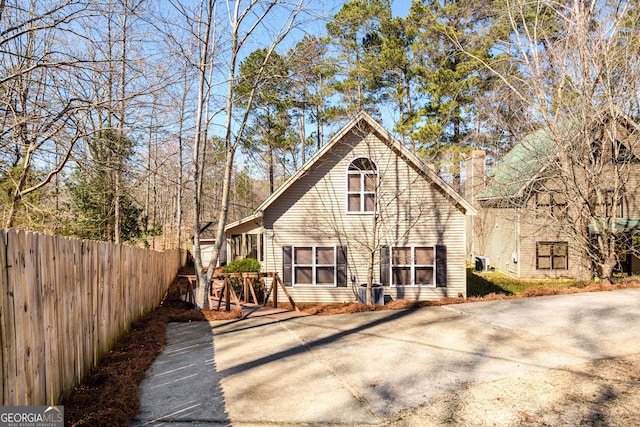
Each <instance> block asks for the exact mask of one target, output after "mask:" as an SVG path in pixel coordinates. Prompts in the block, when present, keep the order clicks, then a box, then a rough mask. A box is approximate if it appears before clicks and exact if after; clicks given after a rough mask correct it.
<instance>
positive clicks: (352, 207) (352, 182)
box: [347, 157, 378, 213]
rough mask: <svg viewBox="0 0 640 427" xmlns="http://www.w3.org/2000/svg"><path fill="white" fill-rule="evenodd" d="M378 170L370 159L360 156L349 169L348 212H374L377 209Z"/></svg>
mask: <svg viewBox="0 0 640 427" xmlns="http://www.w3.org/2000/svg"><path fill="white" fill-rule="evenodd" d="M377 189H378V170H377V168H376V165H375V163H373V162H372V161H371V160H370V159H367V158H364V157H360V158H358V159H355V160H354V161H353V162H351V164H350V165H349V170H348V171H347V212H352V213H373V212H375V211H376V209H377V197H376V193H377Z"/></svg>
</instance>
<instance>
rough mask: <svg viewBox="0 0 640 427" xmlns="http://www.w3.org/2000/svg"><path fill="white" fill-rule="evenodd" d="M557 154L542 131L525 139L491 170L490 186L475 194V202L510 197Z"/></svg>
mask: <svg viewBox="0 0 640 427" xmlns="http://www.w3.org/2000/svg"><path fill="white" fill-rule="evenodd" d="M556 153H557V149H556V144H555V143H554V141H553V140H552V139H551V137H550V136H549V133H548V132H547V130H546V129H539V130H537V131H536V132H534V133H531V134H529V135H527V136H525V137H524V138H523V139H522V141H521V142H520V143H518V144H517V145H515V146H514V147H513V148H512V149H511V150H510V151H509V152H508V153H507V154H506V155H505V156H504V157H503V158H502V160H501V161H500V163H499V164H498V165H497V166H496V167H495V168H494V169H493V171H491V173H490V177H491V178H492V182H491V184H489V186H488V187H487V188H485V189H484V190H483V191H482V192H480V194H478V196H477V199H478V200H488V199H501V198H514V197H519V196H521V195H522V194H523V191H524V189H525V188H526V187H527V186H528V185H529V183H530V182H531V181H532V180H533V179H534V178H535V177H536V176H537V175H538V174H539V173H540V172H541V171H543V170H544V168H545V166H547V165H548V164H549V163H550V162H551V160H552V159H553V158H554V157H555V155H556Z"/></svg>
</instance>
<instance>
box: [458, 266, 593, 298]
mask: <svg viewBox="0 0 640 427" xmlns="http://www.w3.org/2000/svg"><path fill="white" fill-rule="evenodd" d="M592 283H593V282H585V281H579V280H573V279H528V280H527V279H515V278H513V277H510V276H507V275H506V274H503V273H499V272H497V271H495V272H490V273H479V272H476V271H475V269H474V267H473V266H471V265H468V266H467V295H468V296H469V297H484V296H487V295H491V294H499V295H506V296H518V295H522V294H524V293H527V292H530V291H531V290H533V289H568V288H577V289H582V288H586V287H587V286H589V285H590V284H592Z"/></svg>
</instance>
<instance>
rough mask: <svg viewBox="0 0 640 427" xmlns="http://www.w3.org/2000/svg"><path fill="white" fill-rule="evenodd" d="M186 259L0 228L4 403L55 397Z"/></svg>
mask: <svg viewBox="0 0 640 427" xmlns="http://www.w3.org/2000/svg"><path fill="white" fill-rule="evenodd" d="M183 259H184V257H183V256H181V253H180V250H179V249H175V250H169V251H165V252H155V251H149V250H145V249H140V248H136V247H132V246H126V245H115V244H110V243H104V242H94V241H86V240H79V239H71V238H66V237H59V236H47V235H43V234H37V233H29V232H22V231H16V230H1V229H0V268H1V270H0V344H1V345H0V348H1V350H2V351H1V353H0V377H2V388H1V389H0V396H2V405H3V406H12V405H55V404H58V403H59V402H60V400H61V399H62V397H63V396H64V395H65V394H66V393H67V392H69V391H70V390H71V389H72V388H73V386H74V385H75V384H77V383H79V382H80V381H81V380H82V378H83V377H84V375H85V374H87V373H88V372H89V370H90V369H91V367H93V366H95V365H96V364H97V363H98V362H99V360H100V358H101V357H102V356H103V355H104V354H106V353H107V352H108V351H109V350H110V349H111V347H112V345H113V344H114V343H115V342H116V340H117V339H118V338H119V337H120V336H122V334H123V333H125V332H126V331H127V330H128V329H129V326H130V325H131V323H132V322H133V321H135V320H136V319H138V318H139V317H141V316H142V315H144V314H146V313H147V312H149V311H151V310H152V309H154V308H155V307H157V306H158V305H159V303H160V302H161V300H162V298H163V296H164V294H165V293H166V291H167V289H168V287H169V285H170V284H171V282H172V281H173V280H174V278H175V277H176V273H177V271H178V269H179V268H180V266H181V263H182V261H183Z"/></svg>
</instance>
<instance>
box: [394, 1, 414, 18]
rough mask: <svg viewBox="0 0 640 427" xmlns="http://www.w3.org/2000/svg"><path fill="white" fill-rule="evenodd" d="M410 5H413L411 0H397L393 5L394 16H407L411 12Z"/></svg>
mask: <svg viewBox="0 0 640 427" xmlns="http://www.w3.org/2000/svg"><path fill="white" fill-rule="evenodd" d="M409 7H411V1H410V0H395V1H394V2H393V5H392V6H391V10H392V11H393V16H402V17H405V16H407V14H408V13H409Z"/></svg>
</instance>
